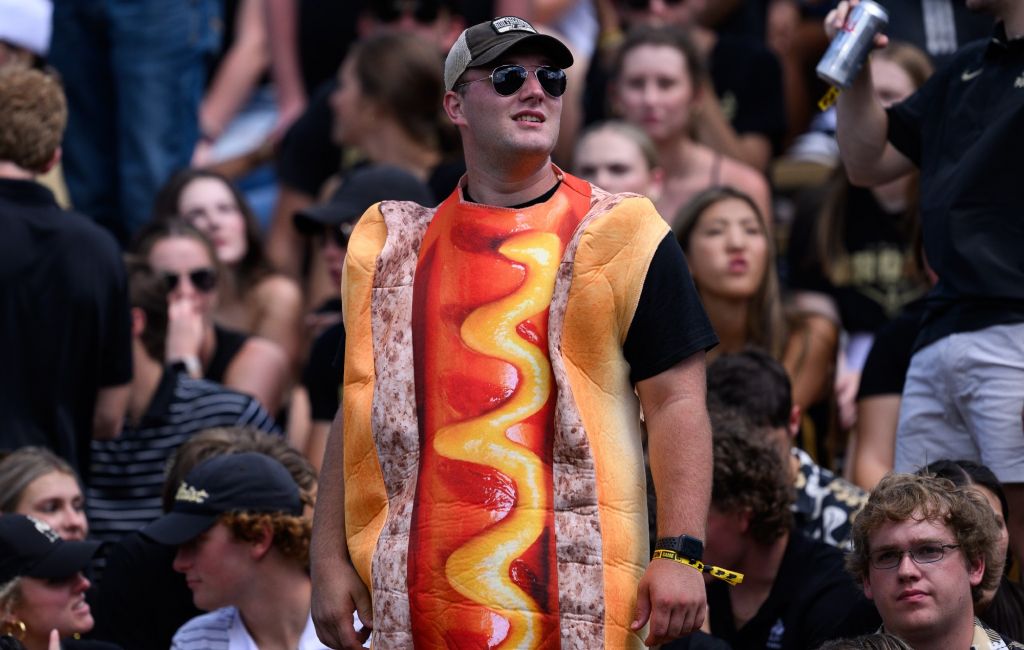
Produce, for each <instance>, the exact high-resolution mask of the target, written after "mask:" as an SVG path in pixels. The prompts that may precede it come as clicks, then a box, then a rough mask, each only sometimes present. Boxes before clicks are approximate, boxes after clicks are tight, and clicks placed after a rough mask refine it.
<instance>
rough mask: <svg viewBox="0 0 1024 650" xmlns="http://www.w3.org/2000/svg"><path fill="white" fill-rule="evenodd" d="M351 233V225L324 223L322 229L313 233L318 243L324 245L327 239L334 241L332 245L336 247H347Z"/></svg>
mask: <svg viewBox="0 0 1024 650" xmlns="http://www.w3.org/2000/svg"><path fill="white" fill-rule="evenodd" d="M351 234H352V226H348V227H347V228H343V227H342V226H340V225H338V226H330V225H325V226H324V227H323V228H322V229H320V230H318V231H317V232H316V234H315V237H316V239H317V240H318V241H319V242H320V245H321V246H322V245H324V244H326V243H327V241H328V240H330V241H332V242H334V245H335V246H337V247H338V248H348V238H349V236H350V235H351Z"/></svg>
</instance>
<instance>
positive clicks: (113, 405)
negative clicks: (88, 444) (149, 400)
mask: <svg viewBox="0 0 1024 650" xmlns="http://www.w3.org/2000/svg"><path fill="white" fill-rule="evenodd" d="M130 394H131V384H122V385H120V386H107V387H105V388H101V389H99V391H97V393H96V410H95V411H93V415H92V437H93V439H94V440H113V439H114V438H116V437H118V436H119V435H121V426H122V425H123V424H124V415H125V412H126V411H127V410H128V396H129V395H130Z"/></svg>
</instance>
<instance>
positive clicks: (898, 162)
mask: <svg viewBox="0 0 1024 650" xmlns="http://www.w3.org/2000/svg"><path fill="white" fill-rule="evenodd" d="M856 4H857V0H851V2H849V3H848V2H845V1H844V2H840V3H839V6H838V7H837V8H836V9H833V10H832V11H830V12H829V14H828V16H826V17H825V32H826V33H827V34H828V36H829V38H832V37H834V36H835V34H836V31H837V30H838V29H839V28H840V27H842V25H843V23H844V22H845V20H846V15H847V13H848V12H849V9H850V7H851V6H854V5H856ZM886 42H887V41H886V40H885V37H884V36H883V37H881V38H880V39H879V40H878V41H877V45H878V46H884V44H885V43H886ZM888 130H889V117H888V115H886V113H885V109H884V108H882V104H881V103H880V102H879V101H878V99H877V98H876V97H875V89H874V83H873V82H872V80H871V66H869V65H865V66H864V67H863V68H862V69H861V72H860V74H859V75H858V76H857V78H856V79H855V80H854V82H853V84H852V85H851V86H850V87H849V88H848V89H846V90H844V91H843V92H842V93H840V95H839V101H838V103H837V105H836V139H837V140H838V142H839V153H840V156H841V157H842V159H843V164H844V165H845V166H846V174H847V176H849V178H850V182H851V183H853V184H855V185H863V186H867V187H870V186H874V185H880V184H882V183H887V182H888V181H891V180H895V179H897V178H899V177H900V176H903V175H905V174H909V173H910V172H912V171H914V164H913V163H912V162H911V161H910V159H908V158H907V157H906V156H904V155H903V154H902V153H900V152H899V151H898V150H897V149H896V148H895V147H894V146H892V144H890V143H889V140H888Z"/></svg>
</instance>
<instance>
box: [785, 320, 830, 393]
mask: <svg viewBox="0 0 1024 650" xmlns="http://www.w3.org/2000/svg"><path fill="white" fill-rule="evenodd" d="M838 345H839V328H838V327H836V324H835V323H833V322H832V321H831V320H829V319H828V318H825V317H824V316H820V315H817V314H804V315H802V316H801V317H800V318H799V322H798V323H797V324H796V325H795V326H794V327H793V331H792V332H791V333H790V336H789V340H787V341H786V349H785V350H784V351H783V354H782V365H783V366H785V368H786V372H787V373H789V376H790V378H791V379H792V381H793V404H795V405H796V406H799V407H800V409H801V410H806V409H807V407H808V406H810V405H811V404H814V403H816V402H818V401H819V400H821V399H822V398H824V397H825V396H827V395H828V394H829V391H830V390H831V388H832V377H833V374H834V373H835V359H836V349H837V346H838Z"/></svg>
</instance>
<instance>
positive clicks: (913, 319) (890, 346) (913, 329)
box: [857, 299, 926, 400]
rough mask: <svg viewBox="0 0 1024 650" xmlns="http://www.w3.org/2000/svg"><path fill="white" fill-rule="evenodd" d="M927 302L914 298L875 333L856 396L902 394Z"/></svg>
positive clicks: (861, 397) (859, 397) (859, 398)
mask: <svg viewBox="0 0 1024 650" xmlns="http://www.w3.org/2000/svg"><path fill="white" fill-rule="evenodd" d="M925 306H926V303H925V301H924V300H923V299H922V300H915V301H914V302H912V303H910V304H909V305H907V306H906V307H905V308H904V309H903V311H902V312H900V315H899V316H897V317H896V318H895V319H894V320H893V321H892V322H891V323H889V324H888V325H886V326H885V327H883V328H882V329H881V330H880V331H879V332H878V334H877V335H876V336H875V342H874V343H873V344H872V345H871V352H869V353H868V358H867V361H865V362H864V369H863V370H862V371H861V375H860V388H859V389H858V390H857V399H858V400H862V399H864V398H865V397H875V396H879V395H897V396H898V395H902V394H903V384H905V383H906V381H907V371H908V370H909V369H910V358H911V357H912V356H913V354H914V341H915V340H916V339H917V333H918V332H919V331H920V329H921V318H922V317H923V316H924V310H925Z"/></svg>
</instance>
